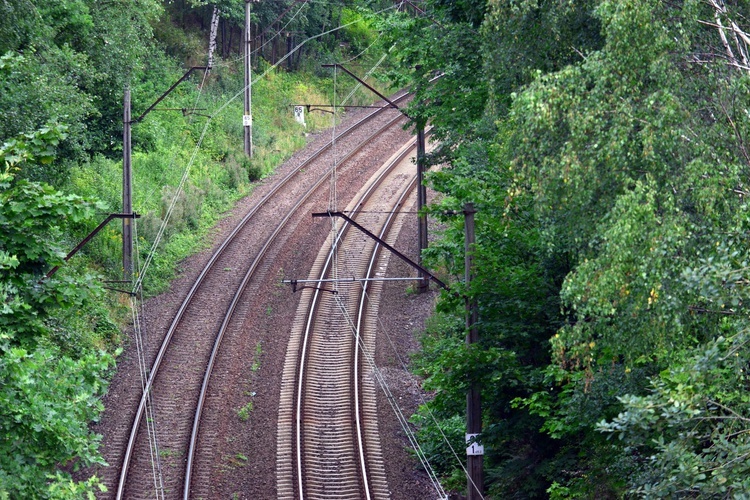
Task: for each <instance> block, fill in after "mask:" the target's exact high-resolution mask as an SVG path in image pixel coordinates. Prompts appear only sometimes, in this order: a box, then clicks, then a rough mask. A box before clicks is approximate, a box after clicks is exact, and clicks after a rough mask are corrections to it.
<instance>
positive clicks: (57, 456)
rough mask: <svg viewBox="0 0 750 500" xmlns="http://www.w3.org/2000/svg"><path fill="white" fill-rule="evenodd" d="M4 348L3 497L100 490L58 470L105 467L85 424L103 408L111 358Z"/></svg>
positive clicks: (0, 410)
mask: <svg viewBox="0 0 750 500" xmlns="http://www.w3.org/2000/svg"><path fill="white" fill-rule="evenodd" d="M8 337H10V336H9V335H8V334H6V333H3V334H2V338H1V339H0V342H2V344H1V346H0V380H2V382H3V383H2V384H1V385H0V422H2V424H1V425H0V429H1V430H0V434H1V437H0V495H2V494H6V495H9V496H10V497H11V498H74V497H76V496H78V495H80V494H82V493H83V492H84V491H91V489H92V488H93V487H94V486H96V485H98V481H97V479H96V478H92V479H90V480H89V481H87V482H85V483H75V482H73V481H71V479H70V476H69V475H68V474H65V473H62V472H59V471H58V472H54V469H55V467H56V466H57V465H59V464H68V463H72V464H75V467H76V468H77V467H79V466H80V465H91V464H94V463H97V464H101V465H106V464H105V463H104V461H103V460H102V458H101V456H100V455H99V453H98V451H97V448H98V443H99V440H100V438H101V437H100V436H93V435H92V434H91V432H90V431H89V429H88V422H89V421H91V420H93V419H95V418H97V416H98V415H99V413H100V412H101V411H102V410H103V405H102V403H101V401H100V399H99V398H100V396H101V394H102V393H103V391H104V389H105V388H106V386H107V382H106V378H105V376H106V374H107V370H108V369H109V368H110V367H111V366H112V365H113V364H114V359H113V357H112V356H111V355H109V354H106V353H102V352H92V353H91V354H88V355H86V356H83V357H81V358H80V359H72V358H70V357H68V356H65V355H63V354H62V353H61V352H59V351H58V350H57V349H55V348H52V347H40V348H37V349H35V350H34V351H32V352H29V351H26V350H24V349H20V348H14V347H10V345H9V338H8Z"/></svg>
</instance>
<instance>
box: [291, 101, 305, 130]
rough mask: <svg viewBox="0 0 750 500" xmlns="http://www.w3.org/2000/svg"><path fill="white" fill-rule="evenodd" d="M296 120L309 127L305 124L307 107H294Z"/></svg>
mask: <svg viewBox="0 0 750 500" xmlns="http://www.w3.org/2000/svg"><path fill="white" fill-rule="evenodd" d="M294 119H295V120H297V121H298V122H299V123H301V124H302V125H303V126H305V127H307V124H306V123H305V107H304V106H295V107H294Z"/></svg>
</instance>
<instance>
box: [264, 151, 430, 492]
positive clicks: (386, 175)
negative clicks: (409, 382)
mask: <svg viewBox="0 0 750 500" xmlns="http://www.w3.org/2000/svg"><path fill="white" fill-rule="evenodd" d="M414 152H415V151H414V144H413V143H411V144H409V145H408V146H407V147H405V148H403V149H402V150H401V151H399V152H398V153H397V154H396V155H394V157H393V158H391V159H390V160H389V162H387V163H386V164H385V165H384V166H383V168H381V169H380V171H379V172H378V173H377V175H375V176H373V178H372V179H371V180H370V182H368V184H367V185H366V186H365V187H364V188H363V189H362V190H361V192H360V193H358V195H357V197H356V198H355V199H354V200H353V201H352V202H351V203H350V204H349V206H348V207H347V211H348V214H349V216H350V217H351V218H353V219H354V218H357V220H358V222H359V223H360V224H362V225H364V226H366V227H367V228H368V229H369V230H370V231H371V232H373V233H375V234H378V235H379V237H380V238H382V239H384V240H386V241H388V238H389V237H391V238H393V239H395V236H390V235H397V234H398V229H399V227H400V223H401V220H402V219H400V218H397V217H394V213H395V212H396V211H398V209H399V207H401V206H402V205H403V204H404V203H405V201H406V199H407V198H408V196H409V195H413V194H414V193H415V186H416V176H415V174H414V168H413V163H412V161H411V158H413V154H414ZM387 257H388V256H387V255H382V254H381V253H380V246H379V245H378V244H377V243H376V242H375V240H373V239H371V238H369V237H367V236H365V235H364V234H363V233H361V232H359V231H357V230H356V229H354V228H350V227H349V224H348V223H337V225H336V228H335V230H333V231H332V232H331V236H330V237H329V242H328V246H327V247H326V248H324V249H322V250H321V252H320V253H319V254H318V258H317V259H316V262H315V264H314V265H313V270H312V272H311V274H310V280H312V281H310V283H315V282H316V281H317V280H319V281H317V284H313V285H312V286H310V287H308V288H306V289H303V290H302V299H301V300H300V305H299V307H298V312H297V315H296V318H295V323H294V325H293V328H292V336H291V338H290V342H289V348H288V349H287V360H286V362H285V366H284V375H283V378H282V394H281V404H280V410H279V423H278V446H277V449H278V455H277V498H283V499H286V498H289V499H292V498H298V499H306V498H309V499H331V498H341V499H368V500H370V499H382V498H389V497H390V493H389V490H388V484H387V481H386V477H385V470H384V467H383V457H382V454H381V451H380V443H379V437H378V425H377V422H378V420H377V411H376V410H377V405H376V387H375V380H374V377H375V376H374V374H373V371H372V368H373V367H372V366H371V364H372V355H371V353H372V352H374V344H375V333H376V322H377V294H378V293H379V292H380V290H381V289H382V281H379V280H380V279H382V278H384V270H385V264H384V259H387ZM363 278H364V280H363Z"/></svg>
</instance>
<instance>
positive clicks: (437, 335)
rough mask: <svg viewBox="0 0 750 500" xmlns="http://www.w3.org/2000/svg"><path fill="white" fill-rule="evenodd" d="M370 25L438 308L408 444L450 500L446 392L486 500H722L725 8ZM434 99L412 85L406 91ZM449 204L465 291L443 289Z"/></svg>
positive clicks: (735, 439) (503, 6) (731, 422)
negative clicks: (421, 161)
mask: <svg viewBox="0 0 750 500" xmlns="http://www.w3.org/2000/svg"><path fill="white" fill-rule="evenodd" d="M420 9H421V13H420V14H419V15H414V14H413V13H409V14H403V13H399V14H395V15H394V16H393V17H392V18H391V19H389V20H388V22H387V23H385V24H383V25H382V26H381V29H383V30H384V31H385V32H386V33H387V35H388V39H389V43H394V44H396V49H395V50H394V51H393V53H394V54H396V57H397V59H398V63H397V66H398V67H399V68H414V69H413V70H412V71H408V72H406V74H404V73H403V72H398V71H396V72H394V73H395V78H397V80H398V81H400V82H403V83H405V84H409V85H410V86H411V87H412V88H414V89H415V90H416V91H417V92H418V94H419V97H418V99H416V100H415V101H414V102H413V103H412V105H411V113H412V116H414V117H415V120H429V121H430V122H431V123H432V124H433V125H434V126H435V129H434V132H433V134H434V136H436V137H438V138H440V139H441V141H442V143H441V148H440V149H439V150H438V151H437V152H436V153H435V154H434V155H433V157H432V158H431V159H432V161H433V162H434V163H444V164H445V165H447V167H446V168H443V169H441V170H440V171H436V172H434V173H432V175H431V177H430V182H431V184H432V186H433V187H434V188H435V189H437V190H438V191H440V192H442V193H443V194H444V197H443V201H441V203H440V204H439V205H438V206H435V207H433V212H434V214H435V216H436V217H439V218H441V219H442V220H443V221H444V223H445V224H446V225H447V227H448V229H447V230H446V231H445V232H444V233H443V235H442V240H441V241H440V242H439V243H438V244H436V245H434V246H432V248H430V249H429V251H428V255H427V257H428V258H429V261H430V262H431V265H432V266H433V267H435V268H441V269H443V270H444V272H446V273H449V274H451V275H453V276H454V277H455V281H456V282H458V283H457V284H456V288H458V289H459V290H461V292H463V293H466V294H468V295H469V296H470V297H471V298H473V299H475V300H476V301H477V302H478V303H479V308H480V313H479V316H480V320H479V324H478V328H479V330H480V332H481V333H480V336H481V342H480V344H475V345H474V346H472V347H467V346H466V345H465V344H464V341H463V339H464V335H465V333H464V326H463V315H464V312H463V302H462V301H458V300H456V299H455V298H454V297H451V296H448V295H445V296H444V297H443V298H442V299H441V301H440V304H439V312H438V318H439V321H436V322H435V324H434V325H433V327H431V328H430V329H429V330H428V331H427V333H426V334H425V336H424V340H423V347H424V352H423V353H422V354H421V355H420V357H419V359H418V361H417V368H418V370H419V372H420V373H421V374H423V375H424V376H425V377H426V384H427V387H428V388H430V389H432V390H434V391H435V394H436V397H435V400H434V402H433V403H432V411H433V412H434V414H435V415H436V416H437V417H438V421H437V423H435V422H433V421H432V419H431V418H429V415H428V414H427V412H426V411H424V409H423V411H422V412H420V414H419V415H418V416H417V417H416V419H415V422H416V423H417V424H418V425H419V427H420V429H421V430H420V432H421V436H422V439H423V440H424V441H425V442H426V444H425V446H426V449H428V450H430V451H431V453H432V455H431V456H432V458H433V460H434V462H435V463H436V464H437V466H438V470H439V471H440V472H441V473H442V474H443V475H444V476H445V478H446V481H447V484H448V485H449V486H451V487H452V488H455V489H458V490H464V489H465V484H466V480H465V478H464V477H463V473H462V471H461V470H460V469H459V465H458V464H457V463H456V461H455V460H454V459H453V457H452V455H451V454H450V452H449V450H448V448H447V447H444V446H443V447H441V446H439V445H438V443H439V441H440V433H439V432H438V429H437V426H440V428H441V429H442V430H443V432H445V433H446V434H447V435H448V436H452V437H453V438H454V439H455V442H454V443H453V445H454V448H456V449H461V448H462V446H463V445H462V439H463V436H462V435H461V434H462V433H463V424H462V421H463V415H464V412H465V398H466V395H465V394H466V388H467V386H468V383H469V382H470V381H478V382H480V383H481V385H482V387H483V390H482V398H483V408H484V414H483V421H484V427H483V428H484V432H483V434H482V436H481V438H482V441H483V443H484V445H485V447H486V450H487V455H486V457H485V467H486V479H487V489H488V492H489V494H490V495H491V496H493V497H494V498H547V497H549V498H621V497H644V498H656V497H669V498H745V497H746V496H747V494H748V493H749V492H750V482H749V480H748V477H750V476H749V475H748V463H750V462H748V460H747V457H748V454H749V453H750V441H748V438H749V436H750V426H748V422H750V398H749V397H748V395H747V389H748V378H747V367H748V362H750V351H748V347H747V346H748V342H747V335H748V319H749V318H750V315H749V314H748V311H747V308H746V307H745V305H746V300H747V293H748V288H747V283H748V258H749V257H750V254H749V253H748V245H747V241H748V228H749V227H750V225H749V224H748V223H749V222H750V219H749V218H748V211H747V200H746V197H747V195H748V193H747V188H746V185H747V175H748V173H749V171H750V157H749V156H748V153H747V142H746V137H747V132H748V125H750V114H748V102H750V99H749V98H750V86H749V85H748V83H750V69H749V68H748V49H749V45H750V37H749V36H748V34H747V32H748V29H750V19H749V17H748V16H750V10H748V6H747V4H746V3H744V2H736V1H727V2H716V1H713V0H710V1H697V0H695V1H693V0H686V1H681V2H665V1H660V0H638V1H635V0H632V1H631V0H616V1H615V0H586V1H583V2H552V1H502V0H501V1H494V2H485V1H483V0H471V1H468V2H442V1H432V0H426V1H425V2H423V3H421V4H420ZM436 74H442V75H443V77H442V78H441V79H439V80H437V81H435V82H434V83H432V84H430V83H429V82H428V81H427V80H428V78H430V77H432V76H434V75H436ZM469 201H471V202H473V203H474V204H475V207H476V208H478V210H479V212H478V213H477V214H476V221H477V228H476V231H477V244H476V249H475V251H476V279H475V280H474V281H473V282H472V284H471V286H470V287H468V288H466V287H463V286H461V284H460V281H461V279H462V278H461V276H462V274H463V264H462V263H463V228H462V221H461V219H460V218H457V217H446V216H445V215H444V214H445V213H447V212H448V211H457V210H458V211H460V210H461V207H462V206H463V204H464V203H465V202H469Z"/></svg>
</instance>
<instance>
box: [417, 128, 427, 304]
mask: <svg viewBox="0 0 750 500" xmlns="http://www.w3.org/2000/svg"><path fill="white" fill-rule="evenodd" d="M424 128H425V125H424V121H423V120H419V122H418V123H417V213H418V214H419V215H418V226H417V237H418V239H419V253H418V254H417V262H418V263H419V264H420V265H422V250H424V249H426V248H427V214H425V213H424V212H423V209H424V207H425V206H427V186H425V184H424V172H425V153H426V151H425V138H424ZM420 278H422V279H421V280H420V281H419V287H418V290H419V293H424V292H426V291H427V289H428V288H429V286H430V283H429V281H427V277H426V276H424V275H422V274H420Z"/></svg>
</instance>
